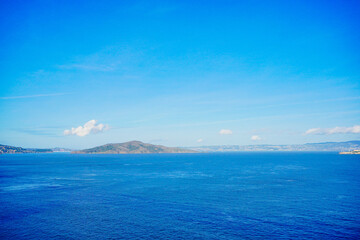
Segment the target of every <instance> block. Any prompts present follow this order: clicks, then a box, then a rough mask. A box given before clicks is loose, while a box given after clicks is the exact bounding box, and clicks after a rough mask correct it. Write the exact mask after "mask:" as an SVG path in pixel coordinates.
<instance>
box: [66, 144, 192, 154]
mask: <svg viewBox="0 0 360 240" xmlns="http://www.w3.org/2000/svg"><path fill="white" fill-rule="evenodd" d="M72 153H92V154H132V153H196V151H195V150H191V149H185V148H175V147H165V146H162V145H153V144H149V143H143V142H140V141H130V142H124V143H109V144H105V145H102V146H98V147H94V148H89V149H84V150H80V151H73V152H72Z"/></svg>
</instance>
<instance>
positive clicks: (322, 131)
mask: <svg viewBox="0 0 360 240" xmlns="http://www.w3.org/2000/svg"><path fill="white" fill-rule="evenodd" d="M346 133H360V125H355V126H353V127H334V128H311V129H309V130H307V131H306V132H305V134H306V135H309V134H316V135H329V134H346Z"/></svg>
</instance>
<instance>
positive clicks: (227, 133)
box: [219, 129, 233, 135]
mask: <svg viewBox="0 0 360 240" xmlns="http://www.w3.org/2000/svg"><path fill="white" fill-rule="evenodd" d="M219 134H220V135H231V134H233V132H232V131H231V130H230V129H221V130H220V131H219Z"/></svg>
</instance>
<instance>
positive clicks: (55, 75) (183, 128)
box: [0, 0, 360, 148]
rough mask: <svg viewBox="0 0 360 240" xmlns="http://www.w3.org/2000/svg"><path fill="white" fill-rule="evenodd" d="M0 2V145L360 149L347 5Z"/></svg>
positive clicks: (359, 86) (359, 32) (357, 53)
mask: <svg viewBox="0 0 360 240" xmlns="http://www.w3.org/2000/svg"><path fill="white" fill-rule="evenodd" d="M0 4H1V6H0V35H1V36H2V37H1V38H0V44H1V46H2V47H1V49H0V69H1V71H0V79H1V81H0V113H1V116H2V117H1V118H0V143H2V144H8V145H15V146H24V147H55V146H60V147H70V148H86V147H92V146H96V145H100V144H105V143H110V142H124V141H129V140H135V139H136V140H141V141H144V142H150V143H154V144H163V145H167V146H200V145H220V144H221V145H222V144H240V145H245V144H298V143H306V142H322V141H347V140H354V139H360V129H359V127H358V126H359V125H360V67H359V66H360V44H359V42H360V29H359V27H360V16H359V15H358V12H359V10H360V4H359V2H358V1H196V2H194V1H10V0H9V1H1V3H0ZM90 120H96V122H95V121H93V122H89V121H90ZM87 122H89V123H88V124H87V125H86V126H85V127H84V125H85V124H86V123H87ZM79 126H82V127H80V128H78V127H79ZM72 128H73V129H72ZM79 135H81V136H79Z"/></svg>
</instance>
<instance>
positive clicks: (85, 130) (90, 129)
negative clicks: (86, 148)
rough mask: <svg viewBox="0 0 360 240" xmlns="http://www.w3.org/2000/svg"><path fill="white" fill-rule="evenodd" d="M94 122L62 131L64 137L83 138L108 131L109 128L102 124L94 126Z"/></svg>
mask: <svg viewBox="0 0 360 240" xmlns="http://www.w3.org/2000/svg"><path fill="white" fill-rule="evenodd" d="M96 123H97V121H96V120H90V121H88V122H87V123H85V124H84V126H78V127H77V128H71V129H69V130H65V131H64V135H77V136H79V137H84V136H86V135H89V134H90V133H98V132H102V131H105V130H108V129H109V127H108V126H107V125H104V124H102V123H99V124H96Z"/></svg>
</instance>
